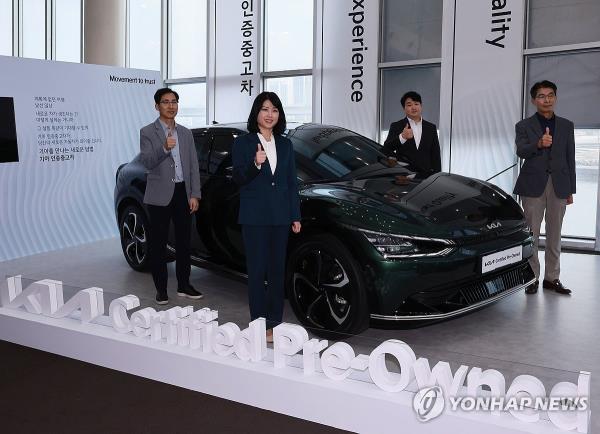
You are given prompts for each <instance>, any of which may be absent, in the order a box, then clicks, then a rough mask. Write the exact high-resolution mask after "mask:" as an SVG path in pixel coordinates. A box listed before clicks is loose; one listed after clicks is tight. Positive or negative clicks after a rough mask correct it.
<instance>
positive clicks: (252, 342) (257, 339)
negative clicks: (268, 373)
mask: <svg viewBox="0 0 600 434" xmlns="http://www.w3.org/2000/svg"><path fill="white" fill-rule="evenodd" d="M234 348H235V350H234V351H235V355H236V356H238V358H239V359H240V360H243V361H245V362H247V361H248V360H252V361H253V362H259V361H261V360H262V359H264V358H265V356H266V354H267V337H266V325H265V319H264V318H257V319H255V320H254V321H252V322H251V323H250V324H248V328H247V329H244V330H242V332H241V333H240V334H239V335H238V336H237V338H236V340H235V345H234Z"/></svg>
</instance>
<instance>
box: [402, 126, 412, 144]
mask: <svg viewBox="0 0 600 434" xmlns="http://www.w3.org/2000/svg"><path fill="white" fill-rule="evenodd" d="M401 135H402V138H403V139H404V140H410V139H412V138H413V137H414V134H413V130H411V128H410V122H406V126H405V127H404V129H403V130H402V133H401Z"/></svg>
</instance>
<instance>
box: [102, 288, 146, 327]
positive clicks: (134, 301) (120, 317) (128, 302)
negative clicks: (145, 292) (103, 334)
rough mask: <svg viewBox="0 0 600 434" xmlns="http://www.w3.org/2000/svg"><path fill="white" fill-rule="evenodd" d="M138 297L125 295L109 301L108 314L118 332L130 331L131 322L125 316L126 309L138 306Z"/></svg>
mask: <svg viewBox="0 0 600 434" xmlns="http://www.w3.org/2000/svg"><path fill="white" fill-rule="evenodd" d="M139 305H140V299H139V298H137V297H136V296H135V295H126V296H124V297H119V298H115V299H114V300H113V301H111V302H110V306H109V307H108V315H109V316H110V321H111V323H112V326H113V328H114V329H115V330H116V331H118V332H119V333H129V332H130V331H131V322H130V321H129V318H128V317H127V311H128V310H131V309H135V308H136V307H139Z"/></svg>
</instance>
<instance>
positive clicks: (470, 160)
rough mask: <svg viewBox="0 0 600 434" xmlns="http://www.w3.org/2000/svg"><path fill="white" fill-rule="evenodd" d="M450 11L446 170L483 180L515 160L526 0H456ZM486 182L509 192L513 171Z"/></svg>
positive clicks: (519, 112) (519, 114)
mask: <svg viewBox="0 0 600 434" xmlns="http://www.w3.org/2000/svg"><path fill="white" fill-rule="evenodd" d="M501 6H504V7H501ZM494 8H495V9H494ZM455 13H456V21H455V22H456V26H455V46H454V88H453V100H452V149H451V161H450V170H451V171H452V172H453V173H459V174H461V175H467V176H472V177H475V178H479V179H487V178H490V177H491V176H493V175H495V174H496V173H498V172H500V171H502V170H504V169H505V168H507V167H509V166H510V165H512V164H514V163H515V162H516V161H517V157H516V154H515V145H514V125H515V123H516V122H517V121H519V120H520V119H521V101H522V91H521V89H522V80H523V79H522V70H523V26H524V15H525V1H524V0H494V1H481V0H461V1H459V2H457V3H456V11H455ZM493 14H497V15H493ZM493 20H494V21H496V22H495V23H493V22H492V21H493ZM494 29H495V30H494ZM499 29H502V30H499ZM486 41H490V42H486ZM491 41H495V44H496V45H494V44H492V43H491ZM491 182H493V183H495V184H496V185H498V186H500V187H501V188H503V189H504V190H506V191H509V192H512V188H513V183H514V172H513V171H512V170H509V171H507V172H506V173H504V174H503V175H501V176H499V177H497V178H495V179H493V180H492V181H491Z"/></svg>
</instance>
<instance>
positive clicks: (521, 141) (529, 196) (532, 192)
mask: <svg viewBox="0 0 600 434" xmlns="http://www.w3.org/2000/svg"><path fill="white" fill-rule="evenodd" d="M530 94H531V102H532V103H533V104H534V105H535V106H536V108H537V113H536V114H534V115H533V116H531V117H530V118H527V119H524V120H522V121H520V122H518V123H517V125H516V126H515V130H516V139H515V143H516V145H517V155H518V156H519V157H520V158H522V159H523V160H524V162H523V166H522V167H521V172H520V174H519V177H518V179H517V183H516V185H515V189H514V193H515V194H518V195H520V196H521V199H522V201H523V211H524V212H525V218H526V219H527V223H528V224H529V227H531V230H532V231H533V235H534V253H533V256H532V257H531V258H530V259H529V263H530V264H531V267H532V268H533V271H534V273H535V276H536V281H535V283H533V284H531V285H530V286H529V287H527V289H526V290H525V292H526V293H527V294H535V293H536V292H537V290H538V285H539V280H538V279H539V276H540V263H539V259H538V240H539V236H540V227H541V224H542V220H543V218H544V216H545V217H546V248H545V251H546V256H545V268H544V281H543V284H542V286H543V287H544V289H552V290H554V291H556V292H557V293H559V294H566V295H568V294H570V293H571V290H570V289H568V288H565V287H564V286H563V284H562V283H561V282H560V280H559V275H560V238H561V234H560V233H561V229H562V222H563V217H564V215H565V209H566V206H567V205H570V204H572V203H573V194H575V134H574V126H573V122H571V121H569V120H567V119H564V118H561V117H558V116H556V115H555V114H554V105H555V104H556V85H555V84H554V83H552V82H550V81H547V80H544V81H540V82H538V83H535V84H534V85H533V86H532V87H531V91H530Z"/></svg>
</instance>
